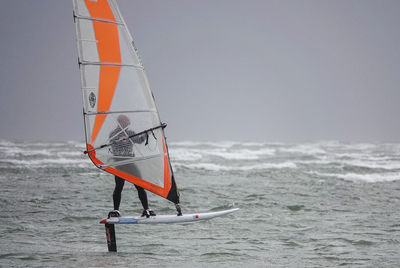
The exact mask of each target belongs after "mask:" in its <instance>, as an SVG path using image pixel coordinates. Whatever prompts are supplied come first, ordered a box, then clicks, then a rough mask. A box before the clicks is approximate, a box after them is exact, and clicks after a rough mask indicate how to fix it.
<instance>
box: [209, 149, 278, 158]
mask: <svg viewBox="0 0 400 268" xmlns="http://www.w3.org/2000/svg"><path fill="white" fill-rule="evenodd" d="M208 154H210V155H214V156H218V157H221V158H225V159H228V160H257V159H259V158H260V156H263V155H268V156H271V155H274V154H275V149H269V148H262V149H260V150H249V149H239V150H229V151H226V150H218V151H210V152H208Z"/></svg>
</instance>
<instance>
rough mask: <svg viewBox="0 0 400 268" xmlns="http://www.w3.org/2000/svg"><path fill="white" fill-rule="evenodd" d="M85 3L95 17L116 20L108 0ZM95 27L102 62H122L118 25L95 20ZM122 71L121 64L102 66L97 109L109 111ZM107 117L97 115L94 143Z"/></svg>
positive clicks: (93, 135) (93, 134)
mask: <svg viewBox="0 0 400 268" xmlns="http://www.w3.org/2000/svg"><path fill="white" fill-rule="evenodd" d="M85 3H86V6H87V8H88V10H89V13H90V15H91V16H92V17H93V18H101V19H108V20H113V21H115V17H114V15H113V13H112V10H111V8H110V6H109V4H108V2H107V1H106V0H98V1H97V2H94V1H90V0H85ZM93 28H94V33H95V36H96V40H97V50H98V53H99V58H100V62H106V63H107V62H108V63H110V62H112V63H121V51H120V46H119V36H118V26H117V25H115V24H111V23H105V22H100V21H93ZM120 71H121V67H120V66H104V65H102V66H100V78H99V93H98V103H97V111H108V110H109V109H110V106H111V102H112V99H113V96H114V92H115V88H116V86H117V83H118V78H119V74H120ZM106 117H107V115H105V114H102V115H96V119H95V121H94V126H93V131H92V143H93V142H94V141H95V140H96V137H97V135H98V133H99V132H100V129H101V127H102V125H103V123H104V120H105V119H106Z"/></svg>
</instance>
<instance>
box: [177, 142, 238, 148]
mask: <svg viewBox="0 0 400 268" xmlns="http://www.w3.org/2000/svg"><path fill="white" fill-rule="evenodd" d="M169 144H170V145H171V146H184V147H196V146H202V145H206V146H211V147H220V148H230V147H232V146H233V145H236V144H241V143H240V142H235V141H220V142H214V141H172V142H169Z"/></svg>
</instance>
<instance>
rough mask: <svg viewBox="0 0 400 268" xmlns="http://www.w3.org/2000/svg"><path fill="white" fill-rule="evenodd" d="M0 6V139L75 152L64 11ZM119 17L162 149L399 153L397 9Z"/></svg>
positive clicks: (25, 0) (62, 4)
mask: <svg viewBox="0 0 400 268" xmlns="http://www.w3.org/2000/svg"><path fill="white" fill-rule="evenodd" d="M0 3H1V9H0V36H1V42H0V60H1V68H0V81H1V84H0V90H1V91H0V92H1V96H0V97H1V98H0V125H1V130H0V139H9V140H15V139H18V140H61V141H62V140H81V141H83V139H84V134H83V119H82V100H81V90H80V78H79V71H78V65H77V53H76V45H75V29H74V24H73V19H72V3H71V1H69V0H63V1H54V0H35V1H31V0H12V1H9V0H0ZM119 6H120V9H121V11H122V14H123V16H124V18H125V20H126V22H127V24H128V27H129V29H130V31H131V33H132V35H133V37H134V39H135V43H136V46H137V47H138V49H139V54H140V56H141V58H142V60H143V64H144V66H145V69H146V71H147V75H148V77H149V80H150V85H151V87H152V90H153V93H154V95H155V97H156V102H157V105H158V108H159V112H160V116H161V119H162V120H163V121H165V122H167V123H168V128H167V136H168V138H169V140H174V141H177V140H238V141H290V142H293V141H294V142H296V141H299V142H303V141H318V140H340V141H359V142H370V141H372V142H373V141H386V142H396V141H397V142H398V141H400V124H399V120H398V116H399V115H400V105H399V104H398V102H399V100H400V88H399V85H400V75H399V70H400V31H399V28H400V16H399V11H400V1H396V0H394V1H388V0H383V1H377V0H376V1H369V0H363V1H361V0H358V1H352V0H343V1H320V0H315V1H299V0H295V1H282V0H276V1H267V0H249V1H245V0H241V1H239V0H218V1H215V0H202V1H198V0H169V1H165V0H162V1H161V0H157V1H156V0H145V1H144V0H142V1H136V0H135V1H133V0H120V1H119Z"/></svg>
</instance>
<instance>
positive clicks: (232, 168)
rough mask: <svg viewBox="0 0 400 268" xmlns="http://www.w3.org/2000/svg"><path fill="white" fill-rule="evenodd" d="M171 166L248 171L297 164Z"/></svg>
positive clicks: (177, 166)
mask: <svg viewBox="0 0 400 268" xmlns="http://www.w3.org/2000/svg"><path fill="white" fill-rule="evenodd" d="M173 166H174V167H176V168H187V169H200V170H209V171H249V170H267V169H285V168H297V165H296V164H295V163H293V162H283V163H261V164H255V165H246V166H226V165H218V164H214V163H196V164H181V163H176V164H174V165H173Z"/></svg>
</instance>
